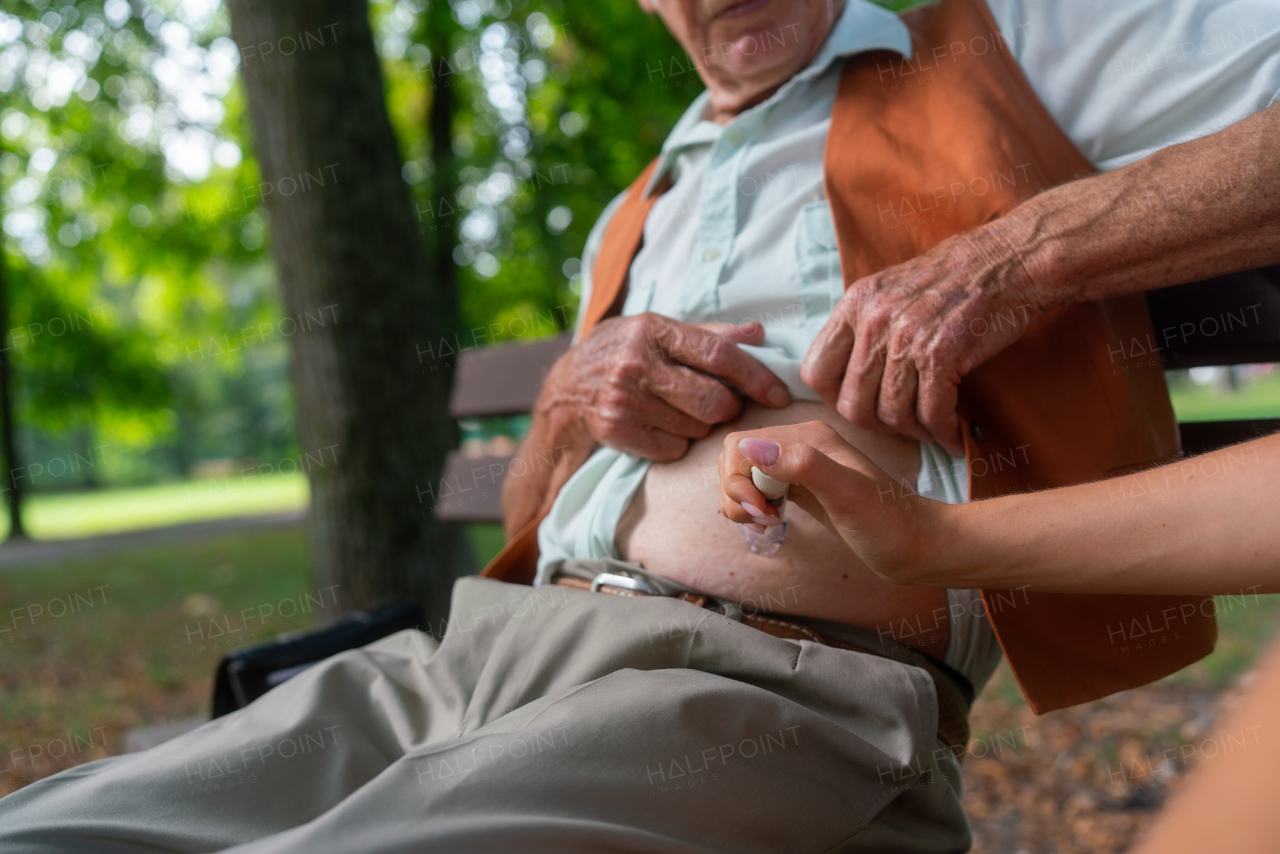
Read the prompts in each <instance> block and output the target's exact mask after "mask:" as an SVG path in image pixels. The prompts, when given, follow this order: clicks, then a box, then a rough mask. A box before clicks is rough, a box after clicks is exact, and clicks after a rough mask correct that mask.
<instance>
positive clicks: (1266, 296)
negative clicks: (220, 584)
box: [214, 267, 1280, 717]
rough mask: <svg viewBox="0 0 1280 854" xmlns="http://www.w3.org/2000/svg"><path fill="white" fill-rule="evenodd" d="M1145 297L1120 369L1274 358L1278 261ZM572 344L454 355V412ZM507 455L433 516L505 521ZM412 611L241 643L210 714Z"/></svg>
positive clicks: (536, 375)
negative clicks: (1139, 325) (1136, 333)
mask: <svg viewBox="0 0 1280 854" xmlns="http://www.w3.org/2000/svg"><path fill="white" fill-rule="evenodd" d="M1147 304H1148V307H1149V308H1150V310H1151V319H1152V326H1153V328H1154V335H1155V337H1154V339H1152V340H1149V341H1124V342H1121V341H1117V342H1116V343H1115V349H1114V351H1113V352H1112V353H1111V354H1110V355H1111V358H1112V362H1113V364H1115V365H1116V367H1117V369H1118V370H1155V369H1174V368H1196V367H1207V366H1215V365H1243V364H1256V363H1269V362H1280V267H1269V268H1265V269H1261V270H1253V271H1248V272H1243V273H1235V274H1232V275H1229V276H1223V277H1220V278H1217V279H1211V280H1208V281H1205V282H1196V283H1193V284H1188V285H1179V286H1177V287H1172V288H1165V289H1163V290H1159V291H1153V292H1151V293H1149V294H1148V295H1147ZM569 344H570V336H568V335H561V336H559V337H556V338H550V339H542V340H538V341H535V342H533V343H529V344H503V345H494V346H492V347H486V348H483V349H478V350H473V351H469V352H466V353H464V354H462V355H460V356H459V359H458V364H457V367H456V372H455V375H454V389H453V395H452V399H451V400H450V403H449V412H450V414H451V415H452V416H453V417H454V418H458V419H465V418H487V417H496V416H511V415H521V414H527V413H529V412H530V411H531V410H532V409H533V405H534V403H535V402H536V400H537V398H538V393H539V392H540V391H541V389H542V383H543V380H544V379H545V378H546V375H547V371H548V370H550V368H551V365H552V364H553V363H554V362H555V360H556V359H558V358H559V357H560V356H561V355H562V354H563V353H564V352H565V351H566V350H568V348H569ZM1179 428H1180V431H1181V435H1182V447H1183V450H1184V452H1185V453H1186V454H1187V455H1189V456H1194V455H1197V454H1203V453H1207V452H1209V451H1213V450H1217V449H1218V448H1222V447H1225V446H1227V445H1232V444H1235V443H1237V442H1243V441H1247V440H1249V439H1254V438H1258V437H1260V436H1265V435H1267V434H1270V433H1274V432H1276V431H1277V430H1280V418H1261V419H1244V420H1233V421H1212V422H1189V423H1183V424H1180V425H1179ZM511 459H512V457H511V455H510V454H491V453H488V454H486V453H480V454H476V453H474V452H467V451H464V450H462V449H460V450H456V451H453V452H451V453H450V454H449V456H448V458H447V459H446V461H445V466H444V476H443V478H442V481H441V483H440V484H439V485H438V487H437V488H436V490H435V493H434V495H433V498H434V512H435V514H436V517H437V518H439V519H441V520H444V521H447V522H453V523H501V522H502V480H503V478H504V477H505V475H506V472H507V470H508V468H509V467H510V462H511ZM417 619H418V616H417V611H416V606H413V605H412V604H411V603H401V604H399V605H392V606H388V608H385V609H383V610H382V611H379V612H374V613H373V614H364V613H359V614H356V615H353V616H349V617H348V618H347V619H346V620H345V621H344V622H342V623H339V624H337V625H336V626H331V627H329V628H326V629H321V630H319V631H317V632H312V633H310V634H307V635H303V636H302V637H293V638H290V639H287V640H286V639H281V640H280V641H278V642H272V643H268V644H264V645H262V646H259V647H256V648H253V649H249V650H243V651H240V650H237V651H236V652H234V653H231V654H229V655H228V656H227V657H225V658H224V659H223V661H222V664H221V665H220V666H219V671H218V683H217V685H218V687H217V688H216V689H215V700H214V716H215V717H216V716H218V715H220V714H225V713H226V712H228V711H234V710H235V709H237V708H240V707H242V706H244V705H246V704H247V703H248V702H250V701H252V700H253V699H254V698H256V697H257V696H259V695H260V694H262V693H265V692H266V690H267V689H268V688H270V687H271V686H273V685H275V684H278V683H279V682H281V681H283V680H284V679H286V678H288V677H289V676H291V675H293V674H294V673H297V672H300V671H301V670H302V669H305V667H306V666H307V665H308V664H309V663H314V662H316V661H319V660H321V659H322V658H325V657H327V656H329V655H332V654H334V653H336V652H340V651H342V650H343V649H349V648H353V647H356V646H360V645H363V644H365V643H371V642H373V641H374V640H377V639H378V638H380V637H383V636H385V635H388V634H391V633H392V632H394V631H398V630H400V629H402V628H406V627H408V626H410V625H414V623H415V620H417ZM273 668H278V669H273Z"/></svg>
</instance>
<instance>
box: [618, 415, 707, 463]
mask: <svg viewBox="0 0 1280 854" xmlns="http://www.w3.org/2000/svg"><path fill="white" fill-rule="evenodd" d="M601 432H602V433H604V434H605V435H602V436H601V441H602V442H603V443H604V444H605V445H608V446H609V447H610V448H613V449H614V450H615V451H622V452H623V453H627V454H635V455H636V456H638V457H644V458H645V459H647V460H655V461H657V462H670V461H672V460H678V459H680V458H681V457H683V456H684V454H685V451H687V450H688V449H689V440H688V439H685V438H682V437H680V436H675V435H673V434H671V433H668V432H666V431H665V430H659V429H657V428H656V427H652V426H647V425H642V424H638V423H628V424H623V425H611V426H610V427H609V429H607V430H603V431H601Z"/></svg>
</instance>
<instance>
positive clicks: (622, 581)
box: [591, 572, 658, 596]
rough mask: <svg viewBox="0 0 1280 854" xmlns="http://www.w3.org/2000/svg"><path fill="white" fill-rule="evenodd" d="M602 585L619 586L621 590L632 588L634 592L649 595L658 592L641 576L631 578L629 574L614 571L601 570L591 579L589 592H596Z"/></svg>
mask: <svg viewBox="0 0 1280 854" xmlns="http://www.w3.org/2000/svg"><path fill="white" fill-rule="evenodd" d="M604 585H608V586H609V587H621V588H622V589H623V590H634V591H635V592H636V593H647V594H649V595H650V596H652V595H654V594H656V593H657V592H658V591H657V590H655V589H654V587H653V585H652V584H650V583H649V582H647V581H645V580H644V579H642V578H632V577H631V576H629V575H618V574H617V573H614V572H602V573H600V574H599V575H597V576H596V577H595V578H593V579H591V592H592V593H598V592H599V591H600V588H601V587H602V586H604Z"/></svg>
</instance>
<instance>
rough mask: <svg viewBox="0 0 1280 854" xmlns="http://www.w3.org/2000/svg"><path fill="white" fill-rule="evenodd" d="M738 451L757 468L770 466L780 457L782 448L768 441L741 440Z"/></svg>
mask: <svg viewBox="0 0 1280 854" xmlns="http://www.w3.org/2000/svg"><path fill="white" fill-rule="evenodd" d="M738 450H739V451H742V455H743V456H744V457H746V458H747V459H749V460H751V462H753V463H755V464H756V465H758V466H771V465H773V464H774V463H776V462H777V461H778V460H779V459H780V458H781V457H782V448H781V447H780V446H779V445H778V443H776V442H770V441H769V440H768V439H743V440H742V441H741V442H739V443H738Z"/></svg>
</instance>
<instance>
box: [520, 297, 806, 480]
mask: <svg viewBox="0 0 1280 854" xmlns="http://www.w3.org/2000/svg"><path fill="white" fill-rule="evenodd" d="M763 341H764V328H763V327H762V326H761V325H760V324H759V323H755V322H751V323H746V324H743V325H742V326H737V325H734V324H731V323H707V324H702V325H701V326H691V325H689V324H687V323H681V322H679V321H676V320H671V319H669V318H666V317H663V316H661V315H657V314H641V315H636V316H634V317H616V318H612V319H610V320H606V321H603V322H602V323H600V324H599V325H598V326H597V327H596V328H595V329H593V330H592V331H591V334H589V335H588V336H587V337H586V338H585V339H584V340H583V341H581V342H579V344H578V345H577V346H575V347H574V348H573V349H571V350H570V351H569V352H568V353H566V354H565V355H564V356H563V357H561V359H560V361H558V362H557V363H556V365H555V367H554V368H553V369H552V371H551V374H550V375H549V376H548V377H547V382H546V385H545V386H544V387H543V392H542V397H541V398H540V399H539V401H538V407H537V409H536V410H535V416H536V415H537V414H538V412H539V411H541V412H544V413H547V414H548V416H551V413H552V412H556V411H558V412H559V417H560V418H564V417H565V416H566V415H567V416H569V417H570V418H573V419H577V420H580V421H581V423H582V424H583V425H584V426H585V428H586V430H587V431H588V432H589V433H590V435H591V436H592V438H594V439H595V441H596V442H598V443H600V444H603V445H608V446H609V447H611V448H615V449H617V450H619V451H626V452H628V453H632V454H637V455H639V456H642V457H647V458H648V459H651V460H676V459H679V458H680V457H682V456H684V453H685V451H686V450H687V449H688V447H689V441H690V440H691V439H701V438H702V437H703V436H706V435H707V434H708V433H709V432H711V429H712V428H713V427H714V426H715V425H716V424H721V423H724V422H726V421H730V420H732V419H733V418H735V417H737V415H738V413H739V412H740V411H741V409H742V396H745V397H749V398H751V399H752V400H754V401H756V402H757V403H761V404H764V405H765V406H772V407H782V406H786V405H787V404H788V403H789V402H790V400H791V398H790V396H789V395H788V394H787V389H786V386H785V385H783V383H782V381H781V380H779V379H778V378H777V377H776V376H774V374H773V373H772V372H771V371H770V370H769V369H768V368H766V367H765V366H764V365H762V364H760V362H758V361H756V360H755V359H753V358H752V357H750V356H748V355H747V354H746V353H744V352H742V350H740V349H738V347H737V346H736V345H737V344H760V343H762V342H763ZM717 378H718V379H717ZM551 417H552V418H553V420H558V419H556V418H555V417H554V416H551Z"/></svg>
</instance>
